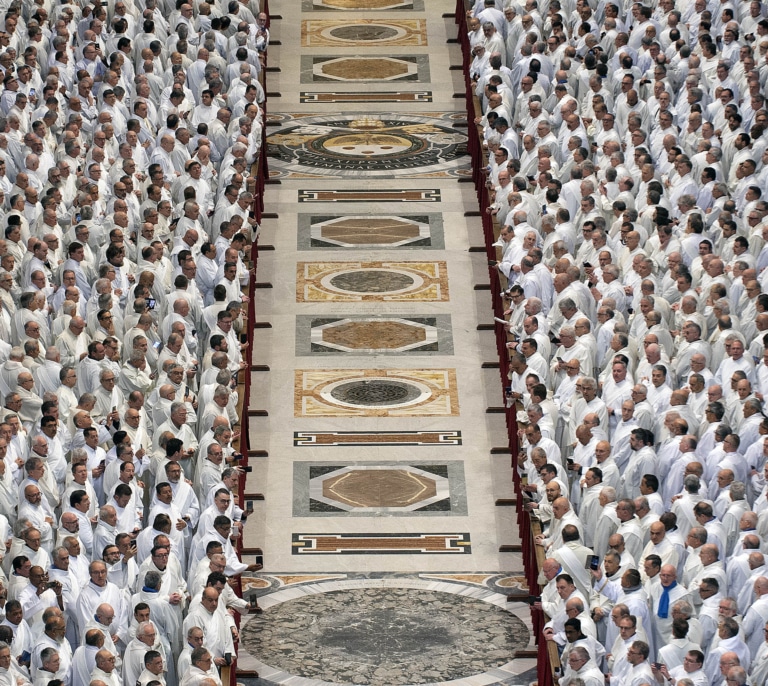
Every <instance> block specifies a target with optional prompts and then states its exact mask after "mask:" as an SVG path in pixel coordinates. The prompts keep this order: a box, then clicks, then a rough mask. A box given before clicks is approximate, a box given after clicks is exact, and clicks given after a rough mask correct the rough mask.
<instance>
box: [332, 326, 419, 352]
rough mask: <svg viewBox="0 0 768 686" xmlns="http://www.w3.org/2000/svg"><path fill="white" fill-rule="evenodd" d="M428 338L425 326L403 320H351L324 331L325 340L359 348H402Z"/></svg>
mask: <svg viewBox="0 0 768 686" xmlns="http://www.w3.org/2000/svg"><path fill="white" fill-rule="evenodd" d="M426 339H427V332H426V331H425V330H424V329H423V328H421V327H418V326H409V325H408V324H405V323H401V322H386V321H385V322H371V321H366V322H349V323H348V324H341V325H339V326H334V327H332V328H329V329H325V330H324V331H323V341H325V342H327V343H336V344H337V345H343V346H345V347H347V348H359V349H366V348H367V349H371V348H375V349H382V348H402V347H403V346H405V345H413V344H415V343H420V342H422V341H425V340H426Z"/></svg>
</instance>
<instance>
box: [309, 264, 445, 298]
mask: <svg viewBox="0 0 768 686" xmlns="http://www.w3.org/2000/svg"><path fill="white" fill-rule="evenodd" d="M448 300H449V292H448V272H447V270H446V263H445V262H388V261H371V262H299V263H298V265H297V266H296V302H448Z"/></svg>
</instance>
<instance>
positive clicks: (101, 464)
mask: <svg viewBox="0 0 768 686" xmlns="http://www.w3.org/2000/svg"><path fill="white" fill-rule="evenodd" d="M106 466H107V461H106V460H102V461H101V462H99V467H106Z"/></svg>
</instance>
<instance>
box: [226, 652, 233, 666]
mask: <svg viewBox="0 0 768 686" xmlns="http://www.w3.org/2000/svg"><path fill="white" fill-rule="evenodd" d="M224 662H226V663H227V664H228V665H231V664H232V653H224Z"/></svg>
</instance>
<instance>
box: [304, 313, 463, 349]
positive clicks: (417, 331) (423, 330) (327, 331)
mask: <svg viewBox="0 0 768 686" xmlns="http://www.w3.org/2000/svg"><path fill="white" fill-rule="evenodd" d="M452 353H453V340H452V337H451V317H450V315H447V314H443V315H432V316H429V315H424V316H408V317H387V316H385V315H378V316H373V317H370V316H365V315H359V314H344V315H337V316H335V317H315V316H312V315H299V316H298V317H297V318H296V354H297V355H312V356H316V357H317V356H319V357H323V356H327V355H346V356H348V355H371V356H378V355H450V354H452Z"/></svg>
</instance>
